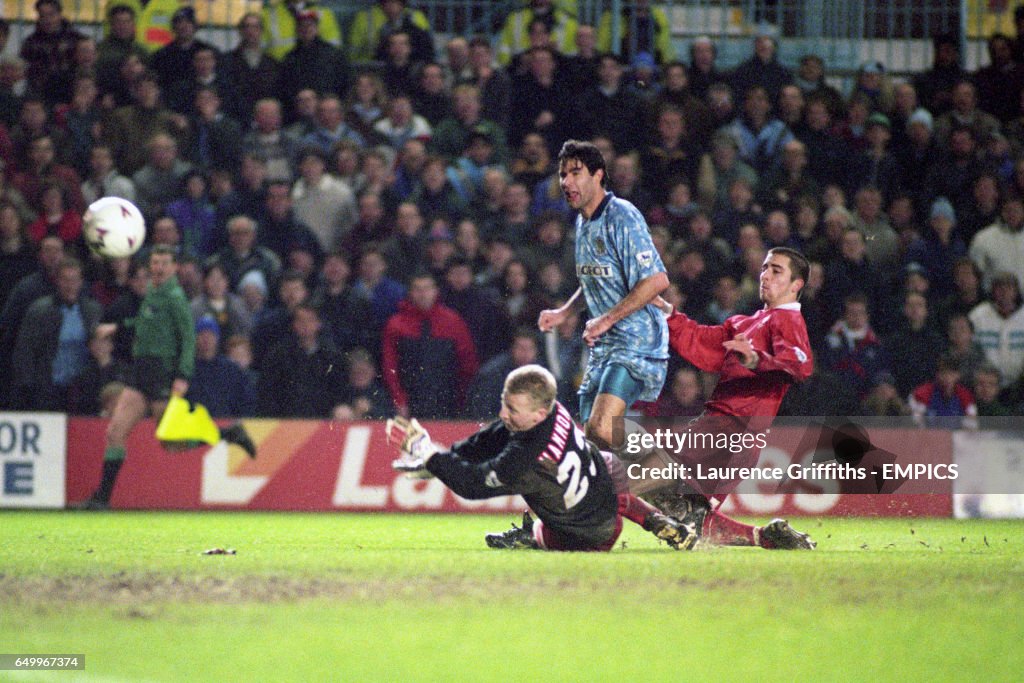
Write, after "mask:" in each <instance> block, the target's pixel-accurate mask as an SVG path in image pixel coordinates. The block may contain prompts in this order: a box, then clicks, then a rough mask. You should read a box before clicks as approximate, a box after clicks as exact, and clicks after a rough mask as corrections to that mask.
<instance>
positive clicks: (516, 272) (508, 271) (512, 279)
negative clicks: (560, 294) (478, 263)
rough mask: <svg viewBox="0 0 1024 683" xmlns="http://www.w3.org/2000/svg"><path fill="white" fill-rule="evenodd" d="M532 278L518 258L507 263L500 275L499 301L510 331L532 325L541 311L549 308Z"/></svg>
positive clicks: (548, 303)
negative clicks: (510, 327)
mask: <svg viewBox="0 0 1024 683" xmlns="http://www.w3.org/2000/svg"><path fill="white" fill-rule="evenodd" d="M533 277H534V275H533V273H531V272H530V270H529V269H528V268H527V266H526V264H525V263H524V262H523V261H522V260H520V259H518V258H515V259H512V260H511V261H509V262H508V264H506V266H505V270H504V271H503V273H502V277H501V284H502V288H501V299H502V301H503V302H504V308H505V316H506V317H507V318H508V320H509V321H510V323H511V325H512V329H516V328H519V327H527V326H531V325H533V324H534V323H535V322H536V321H537V319H538V318H539V317H540V313H541V311H543V310H545V309H547V308H550V306H551V302H550V301H548V300H546V299H545V298H544V297H542V296H541V295H540V293H539V292H538V291H537V288H536V286H535V285H534V283H533Z"/></svg>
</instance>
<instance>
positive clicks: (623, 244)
mask: <svg viewBox="0 0 1024 683" xmlns="http://www.w3.org/2000/svg"><path fill="white" fill-rule="evenodd" d="M664 272H665V265H664V264H663V263H662V261H661V256H659V255H658V251H657V250H656V249H655V248H654V242H653V241H652V240H651V233H650V230H649V228H648V227H647V221H645V220H644V217H643V215H642V214H641V213H640V212H639V211H638V210H637V208H636V207H635V206H633V205H632V204H630V203H629V202H627V201H626V200H624V199H618V198H617V197H615V195H613V194H612V193H611V192H609V193H607V194H605V198H604V201H602V202H601V205H600V206H599V207H598V208H597V211H595V212H594V215H593V216H591V218H590V220H584V219H583V217H582V216H579V217H578V218H577V219H576V276H577V277H578V278H579V281H580V286H581V287H582V288H583V296H584V298H585V299H586V301H587V308H588V309H589V310H590V315H591V317H597V316H599V315H602V314H604V313H606V312H607V311H608V310H610V309H611V308H612V307H614V306H615V305H616V304H617V303H619V302H620V301H622V300H623V299H625V298H626V295H627V294H629V292H630V290H632V289H633V288H634V287H636V285H637V283H639V282H640V281H641V280H645V279H647V278H649V277H651V276H652V275H656V274H658V273H664ZM667 358H668V325H667V324H666V322H665V316H664V314H663V313H662V312H661V311H660V310H658V309H657V308H656V307H655V306H652V305H650V304H648V305H647V306H644V307H643V308H641V309H640V310H638V311H634V312H633V313H632V314H631V315H629V316H627V317H625V318H623V319H622V320H620V321H619V322H617V323H616V324H615V325H614V326H613V327H612V328H611V329H610V330H608V331H607V332H606V333H605V334H604V335H602V336H601V337H600V338H599V339H598V341H597V344H596V345H595V347H594V348H593V350H592V352H591V356H590V363H589V365H588V367H587V373H586V375H585V376H584V378H583V384H582V385H581V386H580V393H581V394H583V393H586V392H587V391H590V390H591V389H593V387H590V386H589V385H590V383H591V382H593V381H599V379H600V372H598V371H599V370H600V368H602V367H603V366H604V365H605V364H607V363H609V362H615V363H620V364H622V365H624V366H625V367H626V368H627V369H628V370H629V373H630V374H631V375H633V376H634V377H635V378H636V379H637V380H639V381H641V382H643V385H644V388H643V392H642V393H641V395H640V396H639V400H641V401H653V400H655V399H656V398H657V397H658V394H660V393H661V388H662V385H663V384H664V383H665V372H666V369H667V361H666V359H667Z"/></svg>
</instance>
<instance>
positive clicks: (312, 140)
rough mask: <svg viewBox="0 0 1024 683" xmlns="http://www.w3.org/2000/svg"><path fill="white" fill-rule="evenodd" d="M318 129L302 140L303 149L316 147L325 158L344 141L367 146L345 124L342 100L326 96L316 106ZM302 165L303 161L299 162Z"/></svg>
mask: <svg viewBox="0 0 1024 683" xmlns="http://www.w3.org/2000/svg"><path fill="white" fill-rule="evenodd" d="M316 121H317V129H316V130H315V131H313V132H312V133H310V134H308V135H306V136H305V137H304V138H302V142H301V144H302V147H303V149H306V148H309V147H315V148H317V149H319V150H320V151H321V152H322V153H323V154H324V156H325V157H326V155H327V154H329V153H330V151H331V149H332V148H333V147H334V146H335V145H336V144H338V143H339V142H341V141H342V140H350V141H352V142H354V143H355V144H356V145H358V146H359V147H365V146H366V140H364V139H363V136H362V135H360V134H359V133H358V132H357V131H356V130H355V129H353V128H351V127H350V126H349V125H348V124H347V123H345V110H344V108H343V107H342V104H341V98H339V97H337V96H336V95H324V96H323V97H322V98H321V99H320V101H319V102H318V103H317V105H316ZM298 162H299V163H301V159H299V160H298Z"/></svg>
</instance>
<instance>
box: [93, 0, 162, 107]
mask: <svg viewBox="0 0 1024 683" xmlns="http://www.w3.org/2000/svg"><path fill="white" fill-rule="evenodd" d="M137 18H138V17H137V14H136V9H135V8H134V7H131V6H129V5H125V4H121V5H119V4H113V5H108V6H107V28H108V29H109V30H108V31H107V32H106V35H105V36H104V38H103V40H101V41H100V42H99V44H98V45H97V46H96V85H97V86H98V87H99V90H100V94H101V95H105V94H107V93H112V92H114V91H115V90H116V89H117V87H118V81H119V80H121V73H120V70H121V64H122V63H123V62H124V61H125V60H126V59H127V58H128V56H129V55H134V56H135V57H137V58H138V59H140V60H141V61H142V62H143V63H145V62H146V60H148V59H149V51H148V50H146V48H145V46H143V45H142V43H140V42H138V41H137V40H136V39H135V32H136V19H137Z"/></svg>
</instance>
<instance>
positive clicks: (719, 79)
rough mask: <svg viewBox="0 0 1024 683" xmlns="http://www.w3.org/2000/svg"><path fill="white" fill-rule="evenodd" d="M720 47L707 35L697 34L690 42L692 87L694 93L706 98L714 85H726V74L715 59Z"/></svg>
mask: <svg viewBox="0 0 1024 683" xmlns="http://www.w3.org/2000/svg"><path fill="white" fill-rule="evenodd" d="M717 57H718V49H717V48H716V47H715V43H714V41H712V40H711V38H709V37H707V36H697V37H696V38H694V40H693V42H692V43H690V67H689V70H688V75H689V81H690V88H691V89H692V90H693V94H694V95H695V96H696V97H698V98H700V99H704V98H705V97H707V95H708V93H709V92H710V89H711V87H712V86H714V85H719V84H721V85H725V81H726V76H725V75H724V74H722V73H720V72H719V71H718V68H717V66H716V65H715V60H716V59H717Z"/></svg>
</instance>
